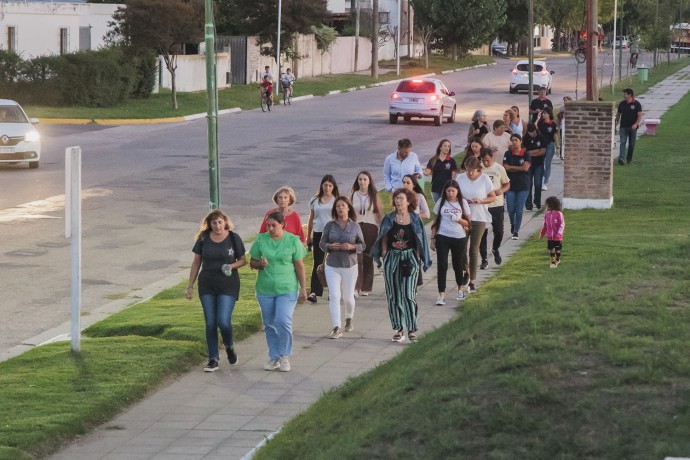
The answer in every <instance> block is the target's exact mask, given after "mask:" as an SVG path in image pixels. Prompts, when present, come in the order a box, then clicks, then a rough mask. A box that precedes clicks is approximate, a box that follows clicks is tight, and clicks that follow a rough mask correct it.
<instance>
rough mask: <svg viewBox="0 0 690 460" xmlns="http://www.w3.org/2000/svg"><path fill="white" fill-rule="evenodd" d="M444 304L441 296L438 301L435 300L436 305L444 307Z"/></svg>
mask: <svg viewBox="0 0 690 460" xmlns="http://www.w3.org/2000/svg"><path fill="white" fill-rule="evenodd" d="M445 304H446V299H444V298H443V297H441V296H438V299H436V305H445Z"/></svg>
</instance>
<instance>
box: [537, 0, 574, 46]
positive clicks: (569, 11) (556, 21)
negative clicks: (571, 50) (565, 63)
mask: <svg viewBox="0 0 690 460" xmlns="http://www.w3.org/2000/svg"><path fill="white" fill-rule="evenodd" d="M535 9H537V13H536V17H537V20H538V22H539V23H542V24H545V25H549V26H551V27H552V28H553V31H554V37H560V36H561V34H563V35H564V36H567V35H568V34H569V32H570V31H572V30H579V29H580V28H581V27H583V25H584V24H585V21H586V19H585V16H584V15H585V13H586V12H585V10H584V9H583V4H582V0H559V1H557V2H554V1H549V0H541V1H540V2H539V3H538V4H537V5H535ZM564 45H565V43H563V42H562V41H561V40H554V46H553V49H554V50H555V51H562V50H563V46H564Z"/></svg>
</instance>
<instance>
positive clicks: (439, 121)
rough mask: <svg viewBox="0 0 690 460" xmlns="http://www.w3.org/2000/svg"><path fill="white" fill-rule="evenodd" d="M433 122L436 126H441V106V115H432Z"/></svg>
mask: <svg viewBox="0 0 690 460" xmlns="http://www.w3.org/2000/svg"><path fill="white" fill-rule="evenodd" d="M434 124H435V125H436V126H441V125H442V124H443V107H441V115H439V116H438V117H434Z"/></svg>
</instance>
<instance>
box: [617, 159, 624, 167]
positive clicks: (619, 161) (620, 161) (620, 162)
mask: <svg viewBox="0 0 690 460" xmlns="http://www.w3.org/2000/svg"><path fill="white" fill-rule="evenodd" d="M618 164H619V165H621V166H624V165H625V160H624V159H622V158H619V159H618Z"/></svg>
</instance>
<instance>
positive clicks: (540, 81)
mask: <svg viewBox="0 0 690 460" xmlns="http://www.w3.org/2000/svg"><path fill="white" fill-rule="evenodd" d="M555 73H556V72H555V71H554V70H549V69H548V68H547V67H546V62H545V61H534V70H533V72H532V85H533V88H534V91H537V90H538V89H539V87H541V86H545V87H546V92H547V93H548V94H551V85H552V83H553V74H555ZM508 89H509V91H510V92H511V94H512V93H517V92H518V91H529V61H528V60H526V59H524V60H521V61H518V62H517V64H515V67H513V68H512V69H511V70H510V87H509V88H508Z"/></svg>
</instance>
